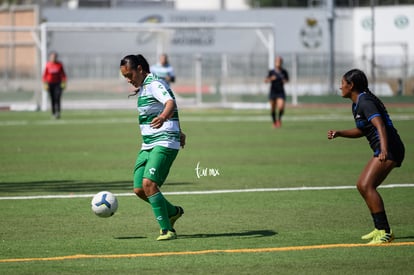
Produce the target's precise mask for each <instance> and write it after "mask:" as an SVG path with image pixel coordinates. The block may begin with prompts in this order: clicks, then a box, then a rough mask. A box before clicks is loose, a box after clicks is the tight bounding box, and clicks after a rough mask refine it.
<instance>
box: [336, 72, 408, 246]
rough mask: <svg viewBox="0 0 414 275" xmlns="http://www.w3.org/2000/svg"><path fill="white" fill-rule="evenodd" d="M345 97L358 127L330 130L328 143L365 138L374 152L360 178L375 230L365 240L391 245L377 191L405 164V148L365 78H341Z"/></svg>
mask: <svg viewBox="0 0 414 275" xmlns="http://www.w3.org/2000/svg"><path fill="white" fill-rule="evenodd" d="M341 90H342V97H344V98H349V99H350V100H351V101H352V114H353V116H354V120H355V124H356V127H355V128H352V129H348V130H340V131H338V130H329V131H328V139H334V138H337V137H344V138H359V137H363V136H365V137H366V139H367V140H368V142H369V145H370V147H371V149H372V151H373V153H374V154H373V156H372V158H371V159H370V160H369V161H368V163H367V164H366V165H365V168H364V170H363V171H362V173H361V175H360V176H359V179H358V182H357V188H358V191H359V193H360V194H361V196H362V197H363V198H364V200H365V203H366V204H367V206H368V209H369V210H370V212H371V216H372V219H373V222H374V226H375V229H374V230H373V231H372V232H370V233H368V234H366V235H364V236H362V237H361V238H362V239H363V240H370V242H369V244H382V243H388V242H391V241H392V240H393V239H394V234H393V233H392V230H391V229H390V225H389V224H388V219H387V215H386V213H385V208H384V202H383V200H382V198H381V195H380V194H379V193H378V191H377V187H378V186H379V185H380V184H381V183H382V182H383V181H384V180H385V178H386V177H387V176H388V175H389V173H390V172H391V170H392V169H394V167H400V166H401V163H402V161H403V160H404V154H405V149H404V144H403V142H402V141H401V138H400V136H399V135H398V132H397V130H396V129H395V128H394V125H393V123H392V121H391V119H390V117H389V115H388V112H387V110H386V108H385V106H384V104H383V103H382V101H381V100H380V99H379V98H378V97H376V96H375V95H374V94H373V93H372V92H371V91H370V90H369V89H368V80H367V77H366V76H365V74H364V73H363V72H362V71H360V70H358V69H353V70H350V71H348V72H347V73H345V74H344V76H343V77H342V85H341Z"/></svg>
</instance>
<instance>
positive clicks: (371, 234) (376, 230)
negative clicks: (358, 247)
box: [361, 228, 379, 240]
mask: <svg viewBox="0 0 414 275" xmlns="http://www.w3.org/2000/svg"><path fill="white" fill-rule="evenodd" d="M378 231H379V230H378V229H376V228H375V229H374V230H373V231H371V232H369V233H368V234H366V235H364V236H362V237H361V239H363V240H371V239H373V238H374V236H376V234H377V232H378Z"/></svg>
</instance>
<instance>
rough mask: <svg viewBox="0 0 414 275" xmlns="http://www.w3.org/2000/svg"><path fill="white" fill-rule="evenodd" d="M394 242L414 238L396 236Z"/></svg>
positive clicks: (413, 237) (412, 237)
mask: <svg viewBox="0 0 414 275" xmlns="http://www.w3.org/2000/svg"><path fill="white" fill-rule="evenodd" d="M394 239H396V240H407V239H414V236H398V237H395V238H394Z"/></svg>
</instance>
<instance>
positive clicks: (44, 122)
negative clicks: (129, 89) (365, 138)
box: [0, 114, 414, 127]
mask: <svg viewBox="0 0 414 275" xmlns="http://www.w3.org/2000/svg"><path fill="white" fill-rule="evenodd" d="M350 118H351V119H352V117H351V115H340V114H331V115H306V116H286V117H285V118H284V120H286V121H337V120H350ZM392 119H393V120H394V121H399V120H414V115H394V116H392ZM181 121H183V122H187V121H188V122H246V121H249V122H255V121H256V122H257V121H269V116H255V115H253V116H209V117H205V116H198V117H197V116H188V117H186V116H184V117H182V118H181ZM113 123H115V124H123V123H137V119H135V118H118V119H116V118H115V119H64V118H63V119H60V120H58V121H56V120H39V121H28V120H9V121H7V120H6V121H0V127H2V126H23V125H54V126H56V125H87V124H113Z"/></svg>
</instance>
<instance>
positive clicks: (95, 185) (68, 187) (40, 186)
mask: <svg viewBox="0 0 414 275" xmlns="http://www.w3.org/2000/svg"><path fill="white" fill-rule="evenodd" d="M190 184H193V183H179V182H172V183H168V182H166V183H165V185H174V186H178V185H190ZM132 186H133V183H132V180H124V181H106V182H105V181H76V180H48V181H28V182H3V183H0V194H1V193H31V192H35V191H37V192H39V191H42V192H63V193H68V192H70V193H77V192H79V193H80V192H96V191H99V190H109V191H115V190H125V191H128V192H129V191H131V190H132Z"/></svg>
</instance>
